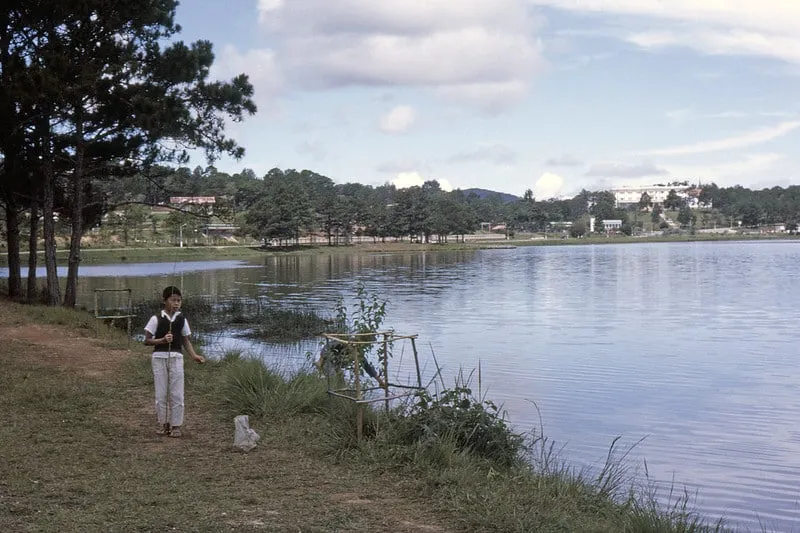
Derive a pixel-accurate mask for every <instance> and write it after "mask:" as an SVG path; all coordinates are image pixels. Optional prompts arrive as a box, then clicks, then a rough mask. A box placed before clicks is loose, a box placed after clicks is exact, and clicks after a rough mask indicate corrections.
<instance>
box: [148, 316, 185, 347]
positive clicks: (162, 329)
mask: <svg viewBox="0 0 800 533" xmlns="http://www.w3.org/2000/svg"><path fill="white" fill-rule="evenodd" d="M171 324H172V329H170V321H169V319H168V318H167V317H165V316H164V315H158V327H157V328H156V332H155V334H154V335H153V338H156V339H160V338H162V337H164V335H166V334H167V333H169V332H172V343H171V344H156V346H155V348H154V349H153V351H154V352H183V350H182V348H183V334H182V333H181V331H183V325H184V324H186V317H185V316H183V315H178V316H177V317H175V320H174V321H173V322H172V323H171Z"/></svg>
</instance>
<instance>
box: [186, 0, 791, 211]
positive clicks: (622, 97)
mask: <svg viewBox="0 0 800 533" xmlns="http://www.w3.org/2000/svg"><path fill="white" fill-rule="evenodd" d="M178 22H179V23H180V24H181V26H182V27H183V32H182V33H181V35H180V37H181V38H182V39H184V40H187V41H192V40H196V39H209V40H210V41H212V42H213V43H214V47H215V51H216V54H217V61H216V65H215V68H214V71H213V73H212V74H213V76H215V77H218V78H222V79H228V78H230V77H232V76H233V75H235V74H238V73H240V72H245V73H247V74H248V75H249V76H250V79H251V82H252V83H253V84H254V86H255V89H256V96H255V99H256V102H257V104H258V106H259V113H258V114H257V115H256V116H255V117H251V118H249V119H248V120H246V121H245V122H243V123H239V124H233V125H231V127H230V128H229V131H230V133H231V135H232V136H233V137H234V138H236V139H237V140H238V141H239V142H240V143H241V144H242V145H243V146H244V147H245V148H246V150H247V154H246V155H245V157H244V158H243V159H242V160H241V161H232V160H229V159H222V160H221V161H219V162H218V163H217V164H216V166H217V167H218V168H220V169H221V170H225V171H228V172H237V171H240V170H241V169H243V168H251V169H253V170H254V171H255V172H256V174H258V175H263V174H264V173H266V172H267V171H268V170H269V169H271V168H274V167H279V168H284V169H285V168H295V169H298V170H299V169H306V168H307V169H311V170H314V171H316V172H319V173H321V174H325V175H327V176H329V177H330V178H331V179H333V180H334V181H335V182H337V183H345V182H361V183H364V184H369V185H381V184H384V183H387V182H393V183H396V184H398V186H403V185H413V184H421V183H422V181H423V180H428V179H436V180H439V182H440V183H441V184H442V186H443V188H450V187H454V188H462V189H465V188H470V187H480V188H485V189H492V190H497V191H502V192H508V193H512V194H517V195H522V193H523V192H524V191H525V190H526V189H528V188H530V189H533V191H534V193H535V195H536V197H537V198H541V199H543V198H549V197H557V196H565V195H572V194H575V193H577V192H578V191H580V189H582V188H587V189H590V190H596V189H600V188H607V187H610V186H615V185H625V184H651V183H659V182H664V181H671V180H676V179H677V180H681V181H682V180H685V179H688V180H690V181H698V180H699V181H702V182H708V181H715V182H716V183H717V184H718V185H720V186H731V185H737V184H738V185H743V186H746V187H751V188H761V187H771V186H774V185H781V186H787V185H791V184H794V183H797V182H798V181H797V178H796V169H797V168H798V163H800V153H798V149H797V145H798V141H799V140H800V100H799V99H800V92H799V91H798V89H800V2H798V1H797V0H761V1H758V2H757V1H755V0H726V1H721V0H380V1H376V0H231V1H230V2H211V1H209V0H181V5H180V7H179V9H178ZM192 163H193V164H203V165H204V164H205V163H204V161H202V160H200V159H197V160H193V162H192Z"/></svg>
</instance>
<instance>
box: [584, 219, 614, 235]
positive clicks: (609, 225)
mask: <svg viewBox="0 0 800 533" xmlns="http://www.w3.org/2000/svg"><path fill="white" fill-rule="evenodd" d="M596 220H597V219H596V218H595V217H589V232H590V233H594V232H595V221H596ZM620 228H622V220H619V219H615V218H612V219H608V220H604V221H603V231H607V232H608V231H617V230H619V229H620Z"/></svg>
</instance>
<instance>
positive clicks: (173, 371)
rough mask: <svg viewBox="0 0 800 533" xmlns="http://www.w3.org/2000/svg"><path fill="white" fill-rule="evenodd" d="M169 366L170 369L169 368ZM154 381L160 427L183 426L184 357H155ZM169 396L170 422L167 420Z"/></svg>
mask: <svg viewBox="0 0 800 533" xmlns="http://www.w3.org/2000/svg"><path fill="white" fill-rule="evenodd" d="M167 365H169V369H168V368H167ZM153 381H154V382H155V386H156V415H157V416H158V423H159V425H164V424H166V423H167V422H169V425H170V426H181V425H183V356H180V357H169V358H167V357H153ZM167 395H169V420H167Z"/></svg>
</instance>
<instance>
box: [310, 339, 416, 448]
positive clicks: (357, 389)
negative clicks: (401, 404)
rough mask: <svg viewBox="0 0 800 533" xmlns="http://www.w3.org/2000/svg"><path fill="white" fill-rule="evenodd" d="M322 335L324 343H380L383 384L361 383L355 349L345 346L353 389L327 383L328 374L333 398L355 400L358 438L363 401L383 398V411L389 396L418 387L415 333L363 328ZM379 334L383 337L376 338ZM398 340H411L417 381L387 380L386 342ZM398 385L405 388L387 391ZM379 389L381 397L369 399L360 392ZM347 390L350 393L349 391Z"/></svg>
mask: <svg viewBox="0 0 800 533" xmlns="http://www.w3.org/2000/svg"><path fill="white" fill-rule="evenodd" d="M322 336H323V337H324V338H325V342H326V346H327V345H328V344H329V343H330V342H331V341H334V342H339V343H342V344H345V345H347V346H361V345H372V344H375V343H376V342H382V343H383V353H384V357H383V378H384V379H383V384H382V386H381V387H366V388H362V387H361V362H360V361H359V357H358V350H348V353H349V354H350V355H351V356H352V358H353V385H354V388H353V389H332V388H331V385H330V375H328V394H329V395H330V396H335V397H337V398H345V399H347V400H350V401H352V402H353V403H355V404H356V406H357V409H356V433H357V437H358V440H361V439H362V438H363V436H364V405H367V404H371V403H377V402H381V401H382V402H384V406H385V409H386V411H387V412H388V411H389V402H390V401H391V400H396V399H398V398H405V397H408V396H411V395H413V394H414V393H415V392H416V391H419V390H422V389H423V386H422V373H421V372H420V368H419V356H418V354H417V345H416V342H415V341H416V339H417V337H418V335H416V334H413V335H396V334H395V333H394V331H375V332H367V333H349V334H342V333H323V334H322ZM363 337H371V338H372V340H360V338H363ZM380 337H383V339H382V340H380ZM399 340H410V341H411V349H412V351H413V352H414V366H415V368H416V374H417V385H416V386H413V385H400V384H397V383H391V382H390V381H389V358H390V357H391V352H390V351H389V349H390V346H391V345H392V344H393V343H394V342H395V341H399ZM390 387H391V388H398V389H409V390H408V392H401V393H397V394H392V395H390V394H389V388H390ZM378 389H382V390H383V398H373V399H365V398H364V393H365V392H369V391H373V390H378ZM348 393H353V395H350V394H348Z"/></svg>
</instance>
